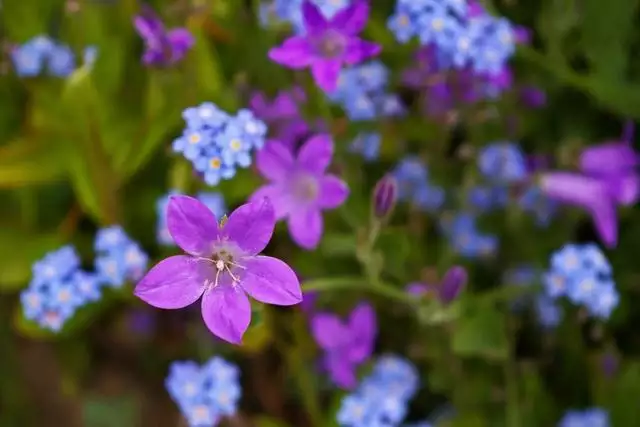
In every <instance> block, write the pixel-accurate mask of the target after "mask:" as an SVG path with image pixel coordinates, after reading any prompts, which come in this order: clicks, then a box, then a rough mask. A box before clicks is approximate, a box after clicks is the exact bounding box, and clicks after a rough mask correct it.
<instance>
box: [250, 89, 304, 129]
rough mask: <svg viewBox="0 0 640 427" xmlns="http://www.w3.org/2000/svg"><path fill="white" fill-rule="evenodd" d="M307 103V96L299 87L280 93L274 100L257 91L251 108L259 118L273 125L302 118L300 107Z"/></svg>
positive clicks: (253, 96)
mask: <svg viewBox="0 0 640 427" xmlns="http://www.w3.org/2000/svg"><path fill="white" fill-rule="evenodd" d="M305 101H306V94H305V93H304V90H302V88H299V87H295V88H293V89H290V90H283V91H280V92H278V94H277V95H276V96H275V97H274V98H273V100H270V99H269V98H267V96H266V95H265V94H264V93H263V92H260V91H256V92H254V93H253V94H252V95H251V99H250V100H249V108H250V109H251V111H253V113H254V114H255V115H256V116H257V117H259V118H261V119H262V120H264V121H265V122H267V123H269V124H272V123H278V122H280V121H286V120H289V119H294V118H298V117H300V108H299V105H300V104H302V103H304V102H305Z"/></svg>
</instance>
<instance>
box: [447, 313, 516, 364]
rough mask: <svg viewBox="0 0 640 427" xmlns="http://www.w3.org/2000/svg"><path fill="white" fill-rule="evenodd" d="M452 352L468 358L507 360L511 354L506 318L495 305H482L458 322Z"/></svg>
mask: <svg viewBox="0 0 640 427" xmlns="http://www.w3.org/2000/svg"><path fill="white" fill-rule="evenodd" d="M451 345H452V350H453V351H454V352H455V353H456V354H458V355H460V356H466V357H482V358H486V359H494V360H505V359H506V358H507V356H508V352H509V343H508V341H507V337H506V327H505V316H504V314H502V313H501V312H500V311H499V310H498V309H497V308H495V307H494V306H493V305H489V304H486V305H482V306H480V307H477V308H473V310H472V311H470V312H467V313H465V314H464V315H463V316H462V317H460V318H459V319H458V321H457V322H456V327H455V329H454V333H453V340H452V344H451Z"/></svg>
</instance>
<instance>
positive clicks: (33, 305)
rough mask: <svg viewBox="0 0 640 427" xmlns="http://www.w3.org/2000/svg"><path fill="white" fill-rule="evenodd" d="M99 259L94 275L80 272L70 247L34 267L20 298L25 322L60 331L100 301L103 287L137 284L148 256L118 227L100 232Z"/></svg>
mask: <svg viewBox="0 0 640 427" xmlns="http://www.w3.org/2000/svg"><path fill="white" fill-rule="evenodd" d="M95 246H96V250H98V251H99V253H100V255H99V256H98V257H97V258H96V260H95V272H87V271H84V270H82V269H81V268H80V258H79V256H78V254H77V252H76V250H75V248H73V247H72V246H64V247H62V248H60V249H58V250H56V251H53V252H50V253H49V254H47V255H46V256H45V257H44V258H43V259H41V260H39V261H36V262H35V263H34V265H33V278H32V279H31V282H30V284H29V286H28V287H27V289H25V290H24V291H23V292H22V294H21V296H20V299H21V302H22V308H23V312H24V315H25V317H26V318H27V319H30V320H33V321H35V322H36V323H38V324H39V325H40V326H41V327H42V328H45V329H49V330H51V331H54V332H58V331H60V329H61V328H62V327H63V326H64V324H65V322H66V321H67V320H68V319H70V318H71V317H72V316H73V315H74V314H75V312H76V310H77V309H78V308H80V307H82V306H84V305H86V304H87V303H90V302H94V301H97V300H99V299H100V297H101V295H102V292H101V291H102V287H103V286H104V285H105V284H106V285H109V286H114V287H120V286H122V284H123V283H124V282H125V281H126V280H136V279H138V278H139V277H140V275H141V274H142V273H143V272H144V270H145V269H146V266H147V255H146V254H145V253H144V252H142V250H141V249H140V247H139V246H138V245H137V244H136V243H135V242H133V241H132V240H130V239H129V238H128V237H127V235H126V234H125V233H124V231H122V229H121V228H120V227H118V226H114V227H110V228H107V229H102V230H100V231H99V232H98V234H97V236H96V242H95Z"/></svg>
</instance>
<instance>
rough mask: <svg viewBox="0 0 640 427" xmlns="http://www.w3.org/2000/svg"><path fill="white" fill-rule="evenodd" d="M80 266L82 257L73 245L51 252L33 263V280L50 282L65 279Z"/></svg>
mask: <svg viewBox="0 0 640 427" xmlns="http://www.w3.org/2000/svg"><path fill="white" fill-rule="evenodd" d="M79 268H80V257H78V254H77V252H76V250H75V248H74V247H73V246H63V247H62V248H60V249H58V250H56V251H53V252H49V253H48V254H47V255H45V257H44V258H43V259H41V260H40V261H36V262H35V263H34V264H33V267H32V272H33V281H34V282H35V283H50V282H53V281H58V280H64V279H66V278H67V277H69V275H71V274H72V273H73V272H74V271H76V270H78V269H79Z"/></svg>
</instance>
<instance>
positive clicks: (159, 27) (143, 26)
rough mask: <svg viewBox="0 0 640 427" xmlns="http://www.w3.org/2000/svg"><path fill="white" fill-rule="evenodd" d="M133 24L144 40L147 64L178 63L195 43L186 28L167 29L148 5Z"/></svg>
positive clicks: (144, 55)
mask: <svg viewBox="0 0 640 427" xmlns="http://www.w3.org/2000/svg"><path fill="white" fill-rule="evenodd" d="M133 25H134V27H135V28H136V31H137V32H138V34H140V37H142V39H143V40H144V43H145V51H144V54H143V56H142V61H143V62H144V63H145V64H147V65H160V66H162V65H170V64H173V63H176V62H178V61H180V60H181V59H182V58H183V57H184V56H185V54H186V53H187V52H188V51H189V49H191V46H193V43H194V38H193V36H192V35H191V33H189V31H188V30H187V29H186V28H174V29H171V30H167V29H166V28H165V26H164V24H163V23H162V21H161V20H160V18H159V17H158V16H157V15H156V14H155V13H154V12H153V10H151V9H150V8H148V7H145V8H144V10H143V13H142V14H140V15H138V16H136V17H135V18H134V19H133Z"/></svg>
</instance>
